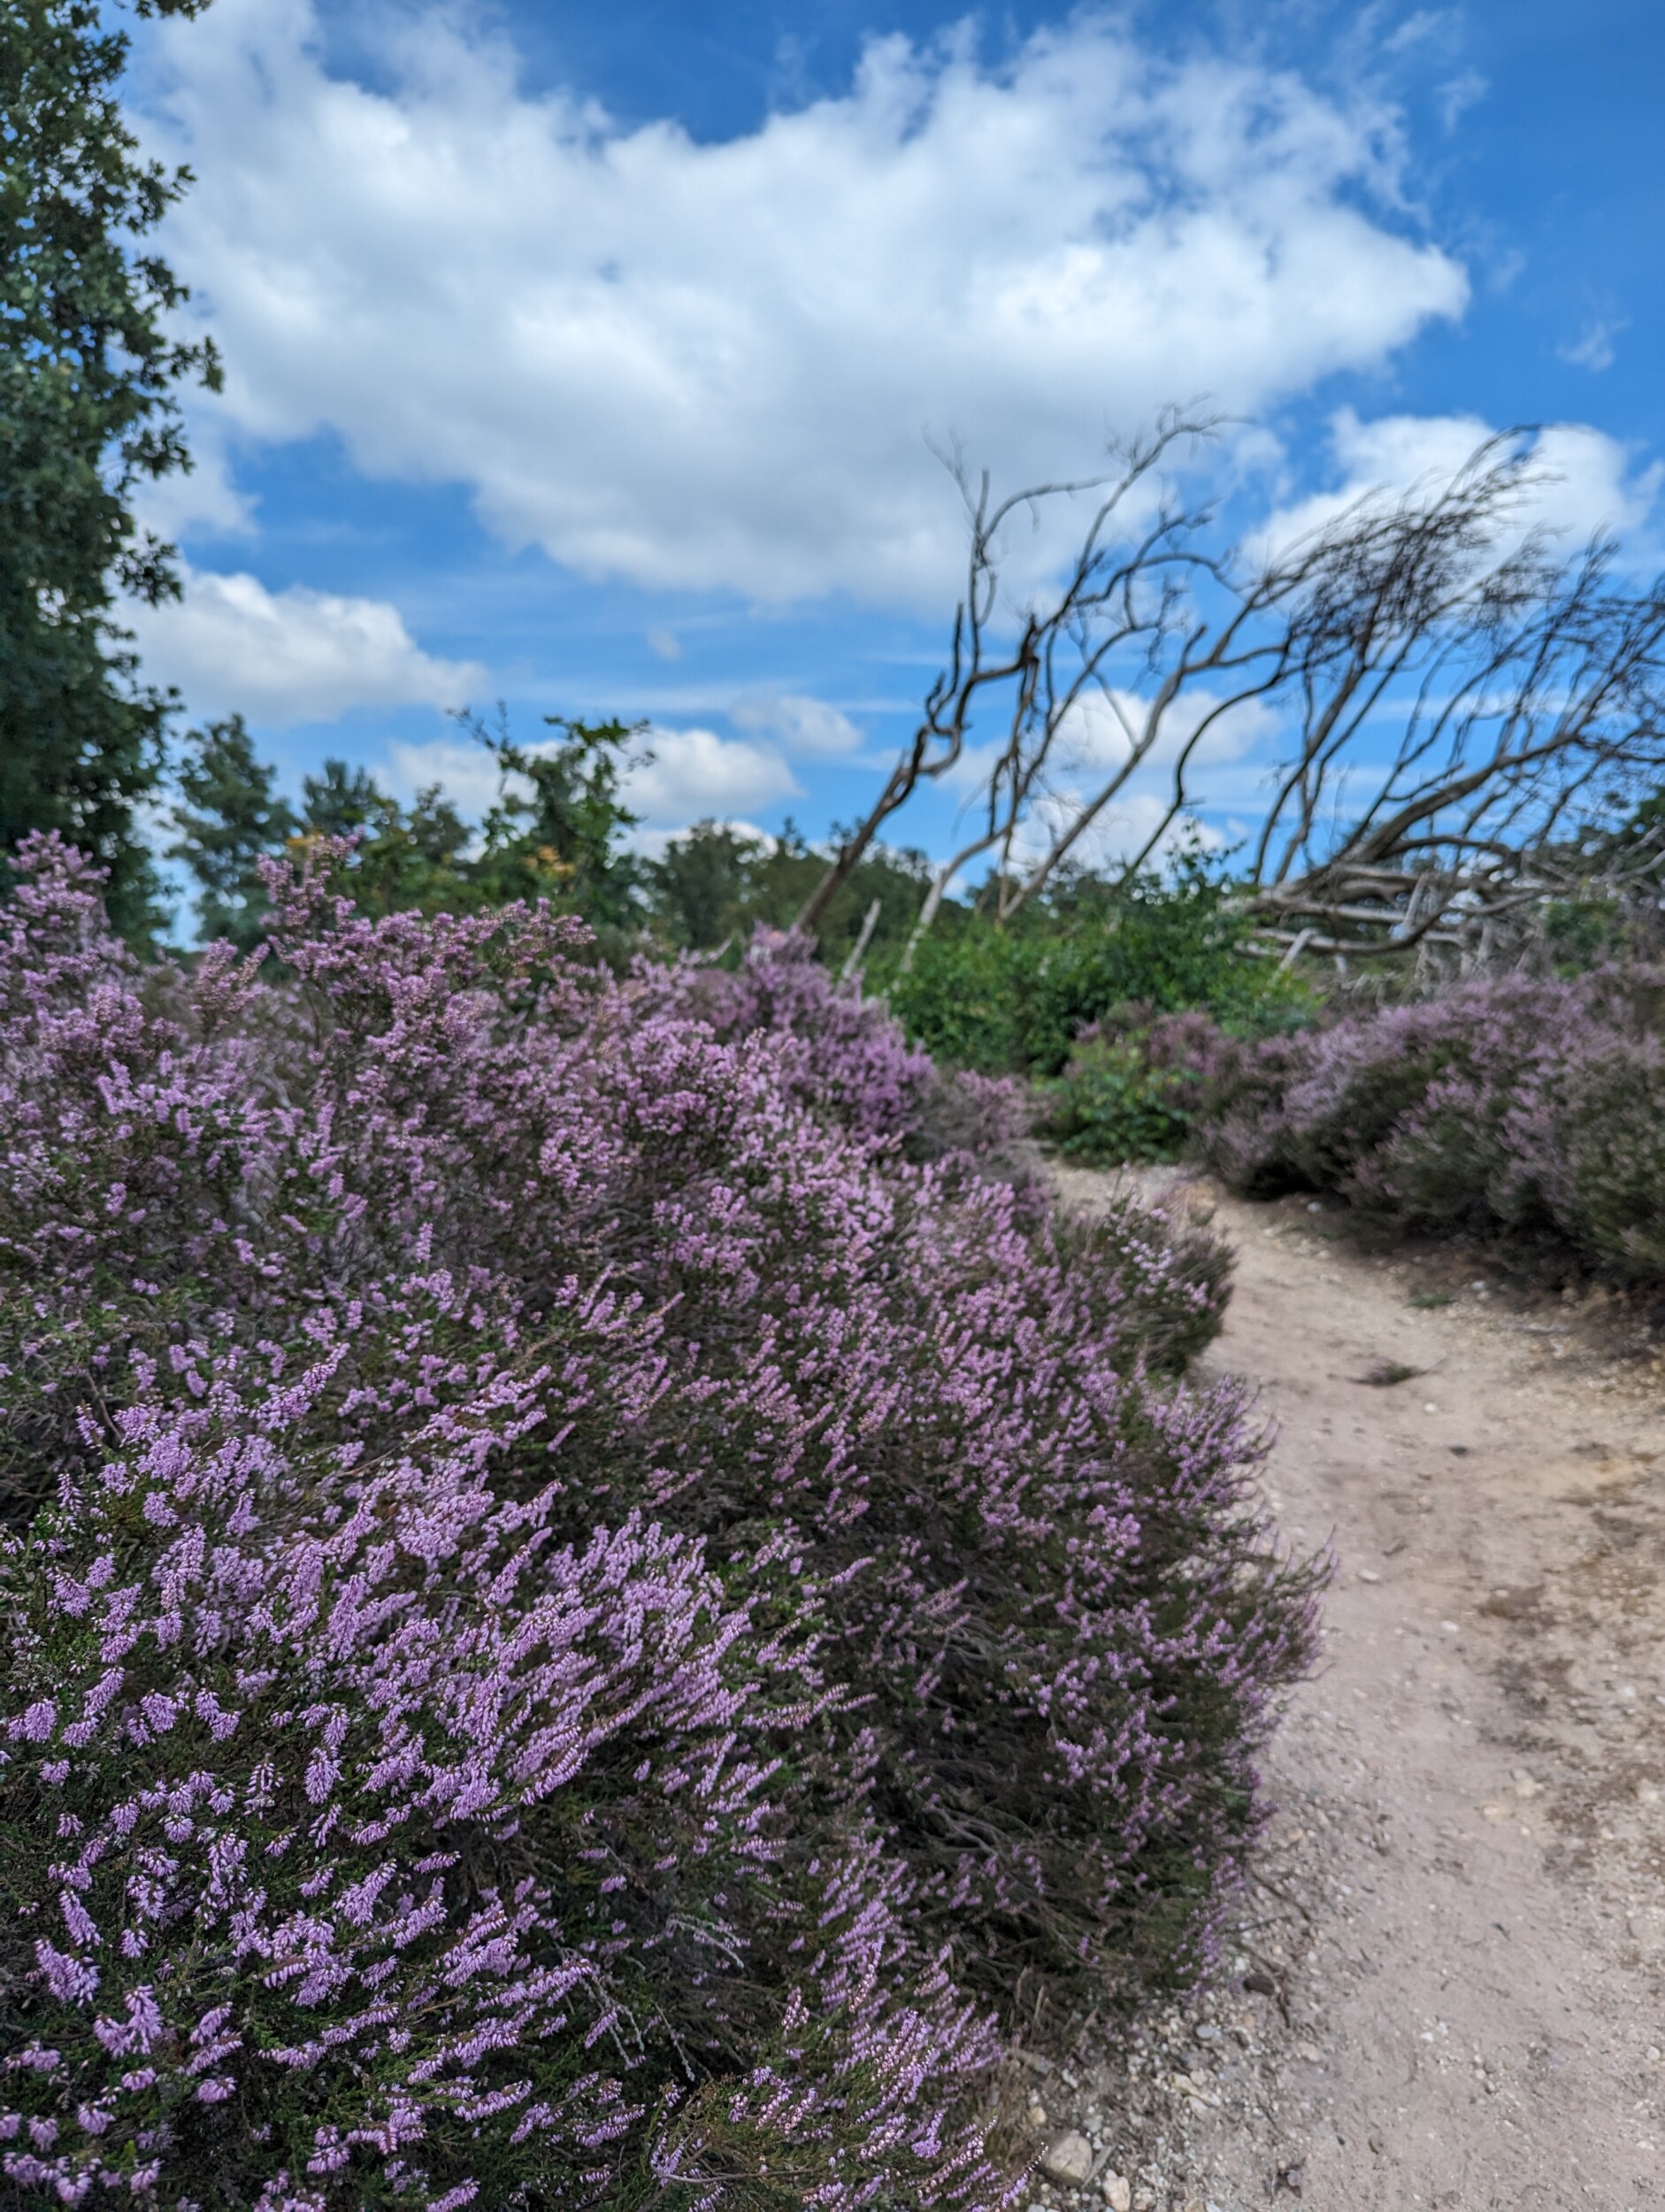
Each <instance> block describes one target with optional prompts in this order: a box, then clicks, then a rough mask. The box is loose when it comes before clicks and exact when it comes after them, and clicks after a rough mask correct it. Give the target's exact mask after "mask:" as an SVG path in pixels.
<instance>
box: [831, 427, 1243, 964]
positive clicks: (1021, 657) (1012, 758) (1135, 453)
mask: <svg viewBox="0 0 1665 2212" xmlns="http://www.w3.org/2000/svg"><path fill="white" fill-rule="evenodd" d="M1213 427H1214V426H1213V425H1212V424H1211V423H1210V422H1208V421H1206V420H1202V419H1193V418H1191V417H1188V416H1185V415H1183V414H1180V413H1178V412H1174V413H1172V414H1170V415H1168V416H1166V417H1164V418H1163V419H1162V421H1161V422H1160V423H1159V424H1158V425H1157V427H1156V429H1155V432H1154V433H1153V434H1152V435H1151V436H1150V437H1148V438H1146V439H1141V440H1140V441H1139V442H1137V443H1135V444H1133V445H1132V446H1130V447H1128V448H1126V449H1119V450H1116V451H1114V452H1113V454H1112V462H1113V466H1112V468H1111V469H1110V470H1109V471H1107V472H1105V473H1103V474H1101V475H1098V476H1093V477H1089V478H1084V479H1082V480H1078V481H1077V482H1073V483H1056V484H1040V485H1034V486H1032V487H1031V488H1029V489H1028V490H1026V491H1022V492H1017V493H1015V494H1013V495H1012V496H1011V497H1009V498H1007V499H1001V500H998V501H995V500H993V499H992V496H991V490H990V484H989V478H988V472H987V471H984V472H983V473H982V475H981V477H980V478H979V479H978V481H977V482H976V484H975V485H973V482H972V480H971V476H970V474H969V472H967V470H966V468H965V466H964V464H963V460H962V459H961V457H959V455H958V454H957V453H956V454H954V455H945V456H943V459H944V461H945V463H946V465H947V466H948V469H949V471H950V472H951V474H952V475H953V477H954V480H955V483H956V484H957V485H958V486H959V489H960V494H961V497H962V498H963V501H964V503H965V509H966V514H967V518H968V520H969V522H970V526H971V529H970V537H971V543H970V550H969V555H968V559H967V573H966V586H965V591H964V594H963V596H962V598H961V601H960V603H959V605H958V607H957V608H956V609H955V618H954V633H953V640H952V643H951V646H950V649H949V657H948V666H947V667H946V668H944V669H943V670H942V671H941V672H940V674H939V675H938V677H937V679H936V680H935V682H934V683H933V684H932V687H931V690H930V692H929V694H928V695H927V696H926V699H925V710H924V712H923V714H922V716H921V718H920V720H919V723H918V726H917V728H916V729H915V731H914V733H913V735H912V737H911V739H910V740H909V742H908V744H907V745H906V746H904V748H903V749H902V755H901V757H900V758H899V759H898V761H897V763H896V765H895V767H894V769H893V770H892V771H891V773H890V776H889V778H888V780H887V781H886V784H885V787H884V788H883V789H882V790H881V791H880V793H879V797H878V799H877V800H876V801H875V803H873V805H872V806H871V808H870V809H869V810H868V811H867V813H866V814H865V815H864V816H863V818H862V820H861V822H860V823H859V824H858V825H857V826H856V828H855V829H854V830H853V831H852V832H851V833H850V834H849V836H848V838H847V839H846V840H845V841H844V842H843V843H842V844H841V845H840V848H839V849H838V851H837V853H836V854H835V855H834V856H833V858H832V863H831V864H830V865H829V867H828V869H827V872H826V873H825V876H824V877H823V878H822V879H821V880H820V882H819V883H818V884H817V886H816V888H815V890H814V891H813V893H812V894H811V895H810V896H809V900H808V901H807V902H806V903H805V905H804V907H803V910H802V912H801V913H800V914H799V916H798V918H797V926H798V927H799V928H800V929H803V930H808V931H810V932H813V931H814V930H815V929H816V928H817V926H818V924H819V922H820V919H821V917H822V916H823V915H824V914H825V911H826V909H827V907H828V905H829V904H830V902H831V901H832V897H833V895H834V894H835V893H836V892H837V890H838V888H839V887H840V884H841V883H843V882H844V881H845V880H846V879H847V878H848V876H849V875H850V874H851V873H852V872H853V871H854V870H855V869H856V866H857V865H858V864H859V863H860V861H861V859H862V856H863V854H864V853H865V852H866V851H867V849H868V848H869V847H870V846H871V843H872V841H873V840H874V838H875V837H876V836H877V835H878V834H879V831H880V830H881V829H882V828H883V826H884V825H885V824H886V822H887V821H888V820H889V819H890V818H891V817H892V816H893V815H894V814H895V813H897V812H898V811H899V810H901V809H902V807H904V806H906V805H907V803H908V802H909V800H910V799H911V798H912V797H913V795H914V794H915V793H916V792H917V790H918V789H919V787H921V785H923V784H928V783H932V782H937V781H940V780H941V779H942V778H943V777H944V776H947V775H948V774H949V773H951V772H952V771H953V770H955V768H957V767H958V766H959V765H960V764H961V763H962V761H963V759H964V757H965V753H966V744H967V740H968V738H969V737H970V735H971V731H972V728H973V726H974V722H975V718H976V716H977V713H978V710H979V708H980V707H981V706H982V704H983V703H984V701H985V699H986V697H988V696H989V695H999V694H1000V693H1001V692H1002V691H1004V692H1006V693H1007V695H1008V697H1007V703H1006V710H1005V718H1006V725H1007V736H1006V739H1005V741H1004V746H1003V749H1002V752H1001V757H1000V760H999V762H998V763H997V764H996V765H995V767H994V769H993V770H992V772H990V775H989V778H988V822H989V826H988V829H987V831H986V833H983V834H979V836H978V839H977V840H976V841H975V842H973V843H972V844H971V845H969V846H968V847H967V848H966V849H965V851H964V852H963V854H962V855H961V856H960V858H959V859H958V860H957V861H956V862H955V864H954V866H953V867H952V868H951V869H950V870H949V871H948V874H947V876H945V877H944V879H943V884H942V887H946V884H947V882H948V880H949V879H951V878H952V876H953V874H954V873H955V872H957V870H958V869H959V868H960V867H963V866H964V865H965V864H966V863H967V862H968V861H969V860H971V859H972V858H974V857H975V856H977V855H978V853H980V852H985V851H986V850H987V849H989V847H990V846H991V845H994V844H995V843H997V842H998V841H999V840H1000V837H1001V821H1002V820H1003V818H1004V816H1005V815H1006V814H1008V813H1010V812H1011V811H1012V810H1014V809H1015V810H1017V812H1018V813H1019V814H1021V813H1022V812H1023V811H1024V810H1026V809H1027V808H1028V807H1029V806H1030V805H1031V804H1032V802H1033V799H1034V796H1035V795H1036V789H1037V779H1038V778H1039V777H1040V775H1041V774H1042V773H1043V772H1044V769H1045V764H1046V760H1047V755H1048V752H1049V750H1050V748H1051V744H1052V741H1053V740H1054V738H1055V736H1056V733H1057V730H1058V728H1059V726H1060V725H1061V724H1062V723H1063V720H1064V719H1065V718H1066V717H1067V716H1068V715H1069V713H1070V710H1071V708H1072V707H1073V706H1075V705H1076V704H1077V703H1078V701H1079V700H1080V698H1081V697H1082V696H1084V695H1086V692H1087V691H1088V690H1089V689H1092V688H1094V687H1098V686H1099V685H1101V682H1102V680H1103V677H1102V672H1103V670H1104V669H1105V668H1106V667H1107V665H1108V664H1109V662H1110V661H1111V660H1112V659H1113V658H1115V657H1117V656H1124V655H1125V654H1126V653H1127V651H1128V650H1129V649H1130V648H1135V649H1139V652H1140V654H1141V656H1142V657H1143V658H1144V659H1145V660H1146V661H1149V660H1151V659H1153V658H1154V657H1155V656H1156V655H1157V653H1158V652H1159V650H1160V646H1161V641H1162V639H1163V638H1164V636H1165V634H1166V631H1167V629H1168V626H1170V623H1171V621H1172V619H1173V618H1174V615H1175V613H1176V611H1177V609H1178V607H1179V605H1181V604H1182V603H1183V600H1184V588H1183V584H1182V583H1181V581H1180V579H1181V577H1182V575H1183V572H1184V571H1185V569H1186V568H1187V567H1188V566H1189V565H1191V564H1193V562H1194V561H1195V559H1196V558H1197V557H1198V556H1197V555H1196V554H1195V553H1194V552H1193V541H1195V540H1196V539H1197V537H1198V536H1199V535H1200V534H1201V530H1202V529H1203V527H1204V526H1205V525H1206V523H1207V521H1208V511H1206V510H1187V509H1185V508H1184V507H1183V506H1181V505H1179V504H1178V503H1177V502H1176V501H1175V500H1174V499H1173V498H1172V497H1171V496H1170V495H1166V494H1164V495H1161V496H1160V497H1159V499H1158V503H1157V507H1156V511H1155V517H1154V518H1153V519H1150V520H1148V521H1147V522H1146V523H1145V524H1144V525H1143V526H1142V527H1140V528H1139V530H1138V533H1137V534H1136V535H1135V536H1134V537H1133V538H1132V541H1127V540H1125V539H1124V537H1123V536H1122V535H1121V534H1120V526H1121V525H1122V522H1123V518H1124V515H1125V514H1126V513H1127V512H1128V511H1129V510H1130V509H1132V506H1133V505H1134V503H1135V495H1136V494H1137V492H1138V491H1139V488H1141V487H1142V486H1143V485H1144V484H1145V483H1146V482H1147V480H1149V479H1151V478H1152V477H1153V476H1155V474H1156V472H1158V471H1159V469H1160V467H1161V465H1162V461H1163V459H1164V458H1165V457H1167V455H1168V454H1169V453H1170V451H1171V450H1172V449H1174V448H1175V447H1176V446H1178V445H1180V444H1182V443H1185V442H1191V441H1194V440H1196V439H1199V438H1202V437H1206V436H1208V434H1209V433H1210V431H1211V430H1212V428H1213ZM1084 495H1092V496H1093V501H1094V505H1093V514H1092V518H1091V521H1090V522H1089V524H1088V526H1087V529H1086V534H1085V536H1084V538H1083V540H1082V542H1081V546H1080V549H1079V551H1078V554H1077V556H1076V557H1075V560H1074V562H1073V564H1072V565H1071V568H1070V572H1069V575H1068V577H1067V578H1066V580H1065V581H1064V582H1063V585H1062V587H1061V588H1059V590H1058V591H1057V593H1056V594H1055V595H1054V596H1053V598H1052V599H1051V601H1050V603H1048V604H1046V605H1044V606H1043V605H1036V604H1031V605H1029V606H1028V607H1026V608H1024V610H1023V611H1021V613H1020V614H1019V615H1018V617H1017V621H1016V624H1015V626H1014V625H1012V624H1011V623H1010V622H1008V623H1007V625H1006V626H1004V627H1002V625H1001V615H1002V612H1003V610H1002V608H1001V562H1002V556H1003V550H1004V541H1005V538H1006V536H1007V534H1008V531H1009V526H1011V524H1012V523H1013V521H1014V519H1015V518H1017V516H1019V515H1020V514H1022V513H1024V512H1027V513H1028V515H1029V516H1030V517H1031V518H1032V521H1034V522H1036V523H1037V524H1039V521H1040V518H1041V516H1042V513H1043V511H1045V510H1046V509H1047V508H1049V507H1051V506H1053V505H1055V503H1058V502H1060V501H1063V500H1070V499H1078V498H1080V497H1082V496H1084ZM1066 649H1069V650H1072V651H1073V653H1074V655H1075V663H1074V665H1073V667H1072V669H1071V670H1070V673H1069V674H1068V675H1067V676H1065V675H1064V674H1063V664H1062V661H1063V652H1064V651H1065V650H1066ZM940 899H941V887H938V886H937V885H934V884H933V886H932V893H931V895H930V899H929V902H928V903H929V910H930V912H931V913H932V914H934V912H935V911H936V907H937V905H938V904H940Z"/></svg>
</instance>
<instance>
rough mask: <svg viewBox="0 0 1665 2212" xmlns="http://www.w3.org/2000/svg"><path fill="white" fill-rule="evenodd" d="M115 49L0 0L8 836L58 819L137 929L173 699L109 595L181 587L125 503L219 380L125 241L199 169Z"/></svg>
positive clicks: (97, 15) (184, 1) (151, 902)
mask: <svg viewBox="0 0 1665 2212" xmlns="http://www.w3.org/2000/svg"><path fill="white" fill-rule="evenodd" d="M205 4H206V0H139V12H140V13H141V14H144V15H195V14H197V13H200V12H201V10H202V8H203V6H204V5H205ZM127 50H128V41H127V37H126V35H124V34H122V33H121V32H119V31H113V30H111V29H110V28H108V27H107V26H106V24H105V22H104V17H103V13H102V12H101V10H100V9H99V7H98V6H96V4H94V0H0V850H5V849H10V848H11V847H12V846H14V845H15V844H16V843H17V841H18V840H19V838H20V837H22V836H24V835H26V834H27V833H28V832H29V831H31V830H35V829H43V828H50V829H58V830H60V831H62V832H63V833H64V834H65V836H66V837H68V838H70V839H71V840H72V841H73V842H74V843H75V844H77V845H79V846H81V848H82V849H84V850H86V851H88V852H90V853H92V854H93V855H95V856H96V857H97V858H98V859H99V860H100V861H101V862H102V863H103V864H104V865H105V866H106V867H108V868H109V870H110V872H111V879H110V893H109V901H110V909H111V917H112V918H113V919H114V921H115V922H116V924H117V926H119V928H120V929H122V930H123V931H124V932H125V933H127V935H128V936H129V937H131V938H134V939H136V940H141V941H142V940H143V939H145V938H147V937H148V936H149V935H150V931H151V929H152V927H153V926H154V924H155V921H156V919H157V915H156V907H155V901H156V892H157V884H156V879H155V872H154V870H153V867H152V864H151V862H150V855H149V852H148V851H147V849H146V848H145V845H144V843H143V841H142V838H141V836H140V834H139V833H138V830H137V828H136V826H135V810H136V809H137V808H138V807H139V806H140V805H141V803H142V802H143V801H144V800H145V799H146V798H147V797H148V796H149V795H150V794H151V793H152V792H153V791H154V790H155V788H156V787H157V782H158V780H159V778H160V775H161V772H162V767H163V737H164V724H165V718H166V715H167V713H168V711H169V709H170V706H171V704H172V702H171V701H170V700H169V699H168V698H167V697H166V696H165V695H163V694H161V693H159V692H157V690H156V689H154V688H153V687H150V686H147V685H145V684H143V683H142V682H141V681H140V680H139V678H138V673H137V666H136V663H135V660H134V655H133V653H132V652H131V650H130V649H129V645H128V637H127V633H126V632H125V631H124V630H123V629H122V628H121V626H120V624H119V620H118V619H117V616H116V608H117V603H118V601H119V597H120V596H121V595H132V596H134V597H135V598H137V599H140V600H142V601H146V602H148V603H150V604H152V605H154V604H156V603H157V602H159V601H161V600H165V599H167V598H170V597H174V596H177V595H178V591H179V580H178V577H177V573H176V572H175V569H174V567H173V557H174V549H173V547H172V546H170V545H166V544H165V543H164V542H162V541H161V540H159V539H158V538H157V537H156V536H154V535H153V534H151V533H150V532H148V531H146V530H145V529H143V528H142V526H140V524H139V522H138V521H137V519H136V518H135V516H134V492H135V489H136V488H137V487H139V486H140V485H141V484H142V482H143V481H144V480H147V479H155V478H158V477H164V476H167V475H170V474H172V473H173V472H176V471H179V470H181V469H186V468H188V467H189V465H190V460H189V456H188V453H187V451H186V448H185V443H184V440H183V437H182V435H181V430H180V409H179V404H178V402H177V400H176V399H175V397H174V393H175V390H176V388H177V387H178V386H179V385H180V383H181V382H183V381H187V380H197V381H200V382H202V383H203V384H205V385H207V386H209V387H210V388H217V387H218V385H219V363H218V360H217V359H216V357H215V354H214V350H213V348H212V346H211V343H209V342H207V341H203V342H196V343H184V342H180V341H179V340H177V339H175V338H173V337H172V336H170V335H169V334H168V333H167V332H166V330H165V327H164V326H165V320H166V319H167V317H168V316H169V314H170V313H171V312H172V311H173V310H174V309H175V308H177V307H178V306H179V305H180V303H181V302H182V301H183V300H184V299H185V297H186V291H185V288H184V286H182V285H181V284H180V283H179V282H178V281H177V280H176V279H175V278H174V276H173V273H172V272H171V271H170V270H169V268H168V267H167V265H166V264H165V262H163V261H161V260H159V259H158V258H157V257H156V256H155V255H154V254H148V253H143V252H141V251H138V250H135V247H136V243H137V242H139V241H141V240H142V239H143V238H144V237H145V235H146V234H147V233H149V232H150V231H151V230H153V229H154V228H155V227H156V225H157V222H158V221H159V220H160V219H161V218H162V216H163V214H164V213H165V211H166V210H167V208H168V207H169V206H170V205H171V204H172V203H173V201H174V200H176V199H177V198H178V197H179V196H180V194H181V193H182V192H183V191H184V190H185V188H186V187H187V186H188V184H189V182H190V181H191V180H190V176H189V173H188V171H186V170H183V169H178V170H173V171H170V170H167V169H165V168H164V167H163V166H162V165H160V164H159V163H157V162H147V161H144V160H142V159H141V158H140V157H139V151H138V142H137V140H136V139H135V138H134V134H133V133H132V132H131V131H130V130H128V128H127V126H126V124H125V123H124V122H123V120H122V118H121V111H120V108H119V105H118V103H117V100H116V96H115V87H116V84H117V82H118V81H119V78H120V75H121V73H122V69H123V66H124V65H125V63H126V60H127Z"/></svg>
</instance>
